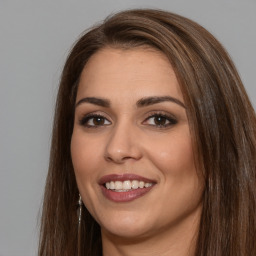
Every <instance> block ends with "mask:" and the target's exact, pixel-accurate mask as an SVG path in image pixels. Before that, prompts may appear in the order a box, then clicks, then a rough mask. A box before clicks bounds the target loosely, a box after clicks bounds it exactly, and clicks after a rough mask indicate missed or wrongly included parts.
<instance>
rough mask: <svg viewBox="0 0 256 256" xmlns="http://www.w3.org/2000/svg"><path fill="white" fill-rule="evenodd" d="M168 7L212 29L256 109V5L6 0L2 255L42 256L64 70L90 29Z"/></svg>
mask: <svg viewBox="0 0 256 256" xmlns="http://www.w3.org/2000/svg"><path fill="white" fill-rule="evenodd" d="M135 7H149V8H151V7H152V8H154V7H155V8H162V9H165V10H169V11H173V12H176V13H179V14H181V15H184V16H187V17H189V18H192V19H194V20H195V21H197V22H199V23H200V24H201V25H203V26H204V27H206V28H207V29H208V30H210V31H211V32H212V33H213V34H214V35H215V36H216V37H217V38H218V39H219V40H220V41H221V42H222V43H223V45H224V46H225V47H226V49H227V50H228V51H229V53H230V55H231V57H232V58H233V60H234V62H235V63H236V66H237V68H238V71H239V73H240V74H241V77H242V80H243V82H244V84H245V87H246V89H247V91H248V94H249V96H250V98H251V100H252V102H253V105H254V106H255V103H256V87H255V71H256V68H255V67H256V51H255V46H256V29H255V25H256V15H255V13H256V1H255V0H242V1H241V0H229V1H228V0H215V1H210V0H173V1H172V0H169V1H164V0H159V1H150V0H129V1H128V0H127V1H125V0H123V1H122V0H105V1H104V0H101V1H100V0H94V1H89V0H87V1H86V0H84V1H81V0H80V1H67V0H55V1H52V0H44V1H36V0H16V1H15V0H0V38H1V41H0V89H1V90H0V122H1V125H0V163H1V164H0V168H1V169H0V207H1V210H0V256H31V255H36V247H37V239H38V238H37V237H38V219H39V217H38V216H39V212H40V206H41V202H42V194H43V188H44V182H45V177H46V173H47V166H48V157H49V147H50V137H51V122H52V118H53V109H54V100H55V96H56V92H57V85H58V81H59V76H60V72H61V69H62V66H63V63H64V61H65V57H66V56H67V53H68V51H69V49H70V46H71V45H72V44H73V42H74V41H75V40H76V39H77V38H78V35H79V34H81V33H82V31H83V30H85V29H86V28H88V27H89V26H91V25H92V24H94V23H95V22H97V21H100V20H102V19H103V18H104V17H106V16H107V15H109V14H110V13H113V12H116V11H118V10H121V9H125V8H135Z"/></svg>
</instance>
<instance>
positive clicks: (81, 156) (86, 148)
mask: <svg viewBox="0 0 256 256" xmlns="http://www.w3.org/2000/svg"><path fill="white" fill-rule="evenodd" d="M96 145H97V143H91V142H90V140H88V139H87V138H85V136H82V135H81V134H79V132H74V133H73V135H72V139H71V157H72V162H73V167H74V171H75V175H76V179H77V183H78V186H79V183H81V182H82V181H83V182H85V181H89V180H90V179H91V178H92V175H91V174H92V173H95V171H94V169H95V168H96V166H97V162H98V161H99V154H100V153H99V149H97V147H96Z"/></svg>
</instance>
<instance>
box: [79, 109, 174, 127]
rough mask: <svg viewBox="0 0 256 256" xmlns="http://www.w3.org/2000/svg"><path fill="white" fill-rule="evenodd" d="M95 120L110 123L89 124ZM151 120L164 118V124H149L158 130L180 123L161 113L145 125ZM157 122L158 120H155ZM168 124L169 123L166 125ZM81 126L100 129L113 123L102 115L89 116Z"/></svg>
mask: <svg viewBox="0 0 256 256" xmlns="http://www.w3.org/2000/svg"><path fill="white" fill-rule="evenodd" d="M95 118H99V119H100V120H99V121H103V122H104V123H105V122H106V121H107V122H109V124H99V125H96V124H94V125H90V124H88V123H89V121H90V120H91V121H93V119H94V120H95ZM151 118H162V119H163V120H164V121H165V122H164V124H158V125H157V124H148V125H149V126H155V127H156V128H159V129H161V128H162V129H163V128H168V127H170V126H173V125H175V124H177V123H178V121H177V119H176V118H174V117H172V116H169V115H166V114H163V113H160V112H155V113H152V114H150V115H149V116H148V117H147V118H146V119H145V121H143V123H145V122H147V121H149V120H150V119H151ZM154 121H156V120H154ZM166 122H168V123H167V124H166ZM79 124H80V125H82V126H85V127H86V128H99V127H102V126H107V125H110V124H111V122H110V121H109V120H108V119H107V118H106V117H105V116H103V115H100V114H89V115H86V116H84V117H83V118H82V119H81V120H80V121H79Z"/></svg>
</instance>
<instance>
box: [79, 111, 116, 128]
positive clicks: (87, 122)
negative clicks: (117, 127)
mask: <svg viewBox="0 0 256 256" xmlns="http://www.w3.org/2000/svg"><path fill="white" fill-rule="evenodd" d="M79 123H80V125H82V126H85V127H88V128H97V127H100V126H106V125H110V124H111V122H110V121H109V120H108V119H107V118H105V117H104V116H102V115H95V114H94V115H87V116H85V117H83V118H82V119H81V120H80V121H79Z"/></svg>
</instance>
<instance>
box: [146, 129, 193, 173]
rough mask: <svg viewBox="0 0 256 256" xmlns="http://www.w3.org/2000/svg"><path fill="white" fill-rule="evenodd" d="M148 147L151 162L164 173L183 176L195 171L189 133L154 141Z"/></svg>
mask: <svg viewBox="0 0 256 256" xmlns="http://www.w3.org/2000/svg"><path fill="white" fill-rule="evenodd" d="M153 145H154V147H148V149H149V150H148V151H149V154H150V158H151V159H152V162H153V163H154V164H155V165H156V166H157V168H158V169H159V170H161V171H162V172H163V174H164V176H166V175H172V176H183V175H187V174H188V173H191V174H194V173H195V164H194V154H193V148H192V143H191V137H190V135H189V133H183V134H181V135H180V136H179V135H177V136H173V137H171V138H170V139H166V138H163V139H162V140H158V142H156V141H154V143H153Z"/></svg>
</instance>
